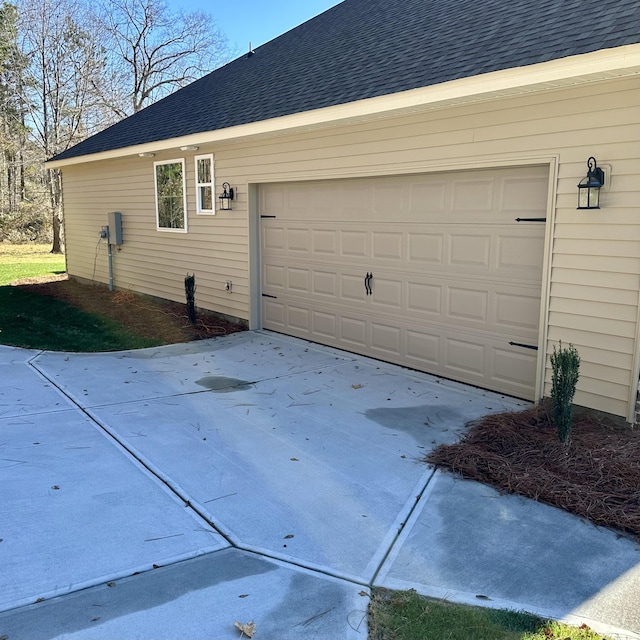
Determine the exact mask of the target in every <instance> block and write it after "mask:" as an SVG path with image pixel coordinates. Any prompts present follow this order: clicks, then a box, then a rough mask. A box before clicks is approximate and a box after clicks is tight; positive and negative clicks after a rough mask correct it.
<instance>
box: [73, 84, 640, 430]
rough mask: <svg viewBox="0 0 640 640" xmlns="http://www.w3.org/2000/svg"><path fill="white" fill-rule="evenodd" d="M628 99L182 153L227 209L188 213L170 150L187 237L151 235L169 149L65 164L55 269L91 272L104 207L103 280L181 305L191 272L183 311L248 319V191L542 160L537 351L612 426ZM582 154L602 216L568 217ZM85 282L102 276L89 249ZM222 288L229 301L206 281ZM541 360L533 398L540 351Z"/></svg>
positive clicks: (632, 179) (627, 297)
mask: <svg viewBox="0 0 640 640" xmlns="http://www.w3.org/2000/svg"><path fill="white" fill-rule="evenodd" d="M639 89H640V83H639V81H638V78H637V77H635V78H626V79H620V80H608V81H602V82H597V83H591V84H580V85H576V86H573V87H568V88H558V89H557V90H548V89H547V90H544V91H541V92H539V93H533V94H529V95H526V96H519V97H509V98H502V99H496V100H493V101H485V102H478V103H476V104H467V105H464V106H459V107H451V106H449V107H447V108H440V109H437V108H436V109H432V110H430V111H426V110H425V111H424V112H421V113H419V112H416V113H413V114H410V115H395V116H385V117H381V118H380V119H379V120H376V121H371V120H369V121H367V122H360V123H345V124H343V125H341V126H339V125H335V124H333V125H332V126H331V128H329V127H327V128H316V129H314V130H310V131H306V132H297V133H289V134H285V133H280V134H277V135H274V136H272V137H268V136H267V135H262V136H260V137H256V138H253V139H249V138H246V139H239V140H235V141H233V142H224V143H218V144H216V146H215V148H211V149H209V148H204V147H201V148H200V150H199V151H197V152H196V153H198V154H202V153H208V152H210V151H211V152H213V153H215V176H216V183H217V184H216V195H217V194H218V193H219V192H220V188H221V187H220V185H221V184H222V182H223V181H227V182H229V183H230V184H231V185H232V186H234V187H236V188H237V193H238V196H239V198H238V200H236V201H235V202H234V211H232V212H228V213H222V212H219V211H217V212H216V216H211V217H206V216H196V214H195V199H194V176H193V155H192V154H184V155H185V159H186V166H187V185H188V192H187V195H188V208H189V231H188V233H187V234H172V233H166V232H164V233H158V232H156V231H155V210H154V206H153V172H152V167H153V161H154V160H156V161H157V160H161V159H162V158H163V157H166V158H171V157H181V155H182V154H180V153H176V151H175V150H173V151H172V150H171V149H170V148H169V147H170V143H168V144H167V152H166V156H164V154H157V155H156V157H155V158H153V159H143V158H138V157H137V156H135V157H129V158H127V159H123V160H119V161H113V162H106V161H104V162H95V163H87V164H85V165H80V166H69V167H66V168H64V170H63V173H64V187H65V215H66V231H67V234H68V238H69V246H70V255H69V270H70V273H72V274H74V275H80V276H83V277H91V272H92V268H93V261H94V249H95V245H96V243H97V240H98V232H99V230H100V227H101V226H102V225H103V224H106V211H109V210H120V211H122V212H123V215H124V225H125V231H124V233H125V244H124V245H123V247H122V251H121V252H119V253H117V255H116V257H115V263H116V285H117V286H120V287H125V288H126V287H132V288H135V289H136V290H140V291H143V292H145V293H152V294H153V295H163V296H165V297H168V298H171V299H176V300H182V299H183V295H184V294H183V284H182V281H183V278H184V275H185V274H186V272H187V271H189V272H195V273H196V278H197V284H198V290H197V294H196V296H197V302H198V304H199V305H201V306H204V307H206V308H212V309H216V310H218V311H222V312H224V313H228V314H232V315H236V316H239V317H243V318H248V317H249V314H250V305H256V304H258V303H259V299H258V297H257V294H258V293H259V292H256V296H255V297H254V298H250V295H249V272H248V269H249V258H248V255H247V251H248V246H249V245H248V242H249V239H248V234H249V233H250V232H251V228H252V227H253V226H257V224H258V222H257V220H255V219H254V217H252V216H254V212H255V211H256V210H257V209H256V207H255V206H254V205H252V213H251V216H250V215H249V212H248V207H249V204H250V203H249V202H248V193H249V188H250V185H255V184H259V183H270V182H286V181H293V180H319V179H325V178H326V179H333V178H350V177H364V176H385V175H401V174H410V173H428V172H431V171H448V170H451V171H455V170H461V169H465V170H466V169H474V168H487V167H492V166H496V167H504V166H522V165H526V164H541V163H543V164H547V165H548V166H549V170H550V178H551V189H550V194H551V195H552V196H553V198H552V199H550V207H549V219H548V221H547V247H548V252H547V260H548V265H547V271H546V273H545V280H544V282H543V308H545V307H546V308H547V313H546V315H545V317H544V318H543V322H542V329H541V331H542V333H541V337H542V338H546V342H544V343H543V344H542V346H543V347H544V348H545V349H546V353H545V354H543V355H545V356H548V352H549V351H550V350H551V349H552V345H553V344H556V343H557V341H558V340H560V339H561V340H562V341H563V342H564V343H568V342H571V343H573V344H574V345H575V346H576V347H577V349H578V350H579V352H580V354H581V357H582V367H581V374H582V375H581V379H580V383H579V388H578V394H577V397H576V400H577V401H578V402H579V403H580V404H583V405H585V406H589V407H594V408H597V409H602V410H605V411H608V412H610V413H613V414H615V415H620V416H625V417H627V418H628V417H629V416H630V415H631V411H632V407H633V403H634V400H635V390H636V388H637V380H636V375H637V372H636V368H637V366H638V364H637V357H636V355H635V354H636V351H637V349H638V344H637V337H638V326H637V323H638V292H639V289H640V259H639V257H640V224H639V222H640V218H639V217H638V215H639V212H640V184H639V180H638V176H639V175H640V145H639V144H638V141H639V140H640V109H638V108H637V102H638V90H639ZM591 155H593V156H595V157H596V158H597V160H598V163H599V164H600V165H609V166H610V167H611V175H608V176H607V183H608V185H607V188H606V189H605V190H603V193H602V202H603V208H602V209H601V210H600V211H577V210H576V203H577V187H576V185H577V183H578V181H579V180H580V179H581V178H582V177H584V175H585V174H586V160H587V158H588V157H589V156H591ZM97 274H98V276H99V279H100V280H102V281H103V282H104V281H106V259H105V252H104V251H103V253H102V254H101V255H100V257H99V259H98V262H97ZM228 279H231V280H232V281H233V293H232V294H231V295H229V294H226V293H225V292H224V290H223V286H222V285H223V284H224V281H226V280H228ZM545 288H546V290H545ZM546 294H548V295H549V296H550V297H549V301H548V305H547V304H545V302H544V296H545V295H546ZM547 322H548V327H547V328H546V329H545V327H546V326H547ZM543 366H546V374H545V381H546V382H545V385H544V389H545V390H546V392H547V393H548V390H549V379H550V376H549V369H548V357H547V358H546V360H545V363H543Z"/></svg>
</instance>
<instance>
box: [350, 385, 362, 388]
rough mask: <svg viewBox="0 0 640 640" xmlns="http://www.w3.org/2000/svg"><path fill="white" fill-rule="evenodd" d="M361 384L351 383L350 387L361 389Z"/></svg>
mask: <svg viewBox="0 0 640 640" xmlns="http://www.w3.org/2000/svg"><path fill="white" fill-rule="evenodd" d="M362 386H363V385H361V384H352V385H351V388H352V389H362Z"/></svg>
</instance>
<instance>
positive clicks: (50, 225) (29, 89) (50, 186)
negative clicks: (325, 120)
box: [0, 0, 232, 252]
mask: <svg viewBox="0 0 640 640" xmlns="http://www.w3.org/2000/svg"><path fill="white" fill-rule="evenodd" d="M231 57H232V52H231V51H230V50H229V48H228V46H227V40H226V37H225V36H224V35H223V34H222V33H221V32H220V30H219V29H218V28H217V26H216V24H215V22H214V20H213V18H212V17H211V16H210V15H208V14H206V13H202V12H177V11H172V10H170V9H169V8H168V6H167V5H166V4H165V3H164V0H18V1H17V2H8V1H7V0H2V2H1V3H0V242H2V241H3V240H4V241H10V242H24V241H40V242H46V241H51V242H52V245H53V246H52V251H53V252H60V251H61V249H62V238H61V232H60V229H61V220H62V218H61V216H62V201H61V197H62V184H61V174H60V171H59V170H57V169H45V167H44V161H45V160H46V159H48V158H50V157H52V156H54V155H55V154H57V153H60V152H62V151H64V150H65V149H68V148H69V147H71V146H73V145H74V144H77V143H78V142H80V141H81V140H83V139H85V138H87V137H88V136H90V135H93V134H94V133H97V132H98V131H99V130H101V129H104V128H106V127H108V126H110V125H111V124H114V123H115V122H117V121H118V120H121V119H122V118H125V117H127V116H129V115H131V114H133V113H135V112H136V111H139V110H140V109H143V108H144V107H146V106H148V105H149V104H151V103H152V102H154V101H156V100H158V99H160V98H161V97H163V96H165V95H167V94H168V93H170V92H172V91H174V90H176V89H177V88H179V87H182V86H185V85H186V84H189V83H190V82H192V81H193V80H196V79H197V78H199V77H201V76H203V75H204V74H206V73H208V72H209V71H211V70H212V69H214V68H216V67H217V66H219V65H220V64H222V63H224V62H226V61H227V60H229V59H230V58H231Z"/></svg>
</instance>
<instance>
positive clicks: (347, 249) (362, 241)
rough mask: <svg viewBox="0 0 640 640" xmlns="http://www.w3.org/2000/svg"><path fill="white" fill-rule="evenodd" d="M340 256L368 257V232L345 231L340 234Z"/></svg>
mask: <svg viewBox="0 0 640 640" xmlns="http://www.w3.org/2000/svg"><path fill="white" fill-rule="evenodd" d="M340 255H341V256H342V257H350V258H368V257H369V233H368V231H358V230H348V231H347V230H345V231H341V232H340Z"/></svg>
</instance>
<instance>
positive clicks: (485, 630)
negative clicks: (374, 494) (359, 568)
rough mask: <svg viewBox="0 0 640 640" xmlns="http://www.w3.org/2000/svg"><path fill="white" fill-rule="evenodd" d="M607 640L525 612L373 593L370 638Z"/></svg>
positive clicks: (404, 593)
mask: <svg viewBox="0 0 640 640" xmlns="http://www.w3.org/2000/svg"><path fill="white" fill-rule="evenodd" d="M554 639H557V640H607V638H606V637H605V636H603V635H601V634H598V633H595V632H594V631H592V630H591V629H589V628H586V627H583V628H577V627H571V626H568V625H564V624H560V623H557V622H549V621H547V620H544V619H542V618H539V617H537V616H534V615H532V614H529V613H524V612H518V611H505V610H502V609H489V608H484V607H468V606H464V605H457V604H451V603H448V602H442V601H436V600H430V599H427V598H423V597H422V596H419V595H418V594H417V593H416V592H415V591H386V590H377V591H374V594H373V597H372V600H371V605H370V607H369V640H554Z"/></svg>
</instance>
